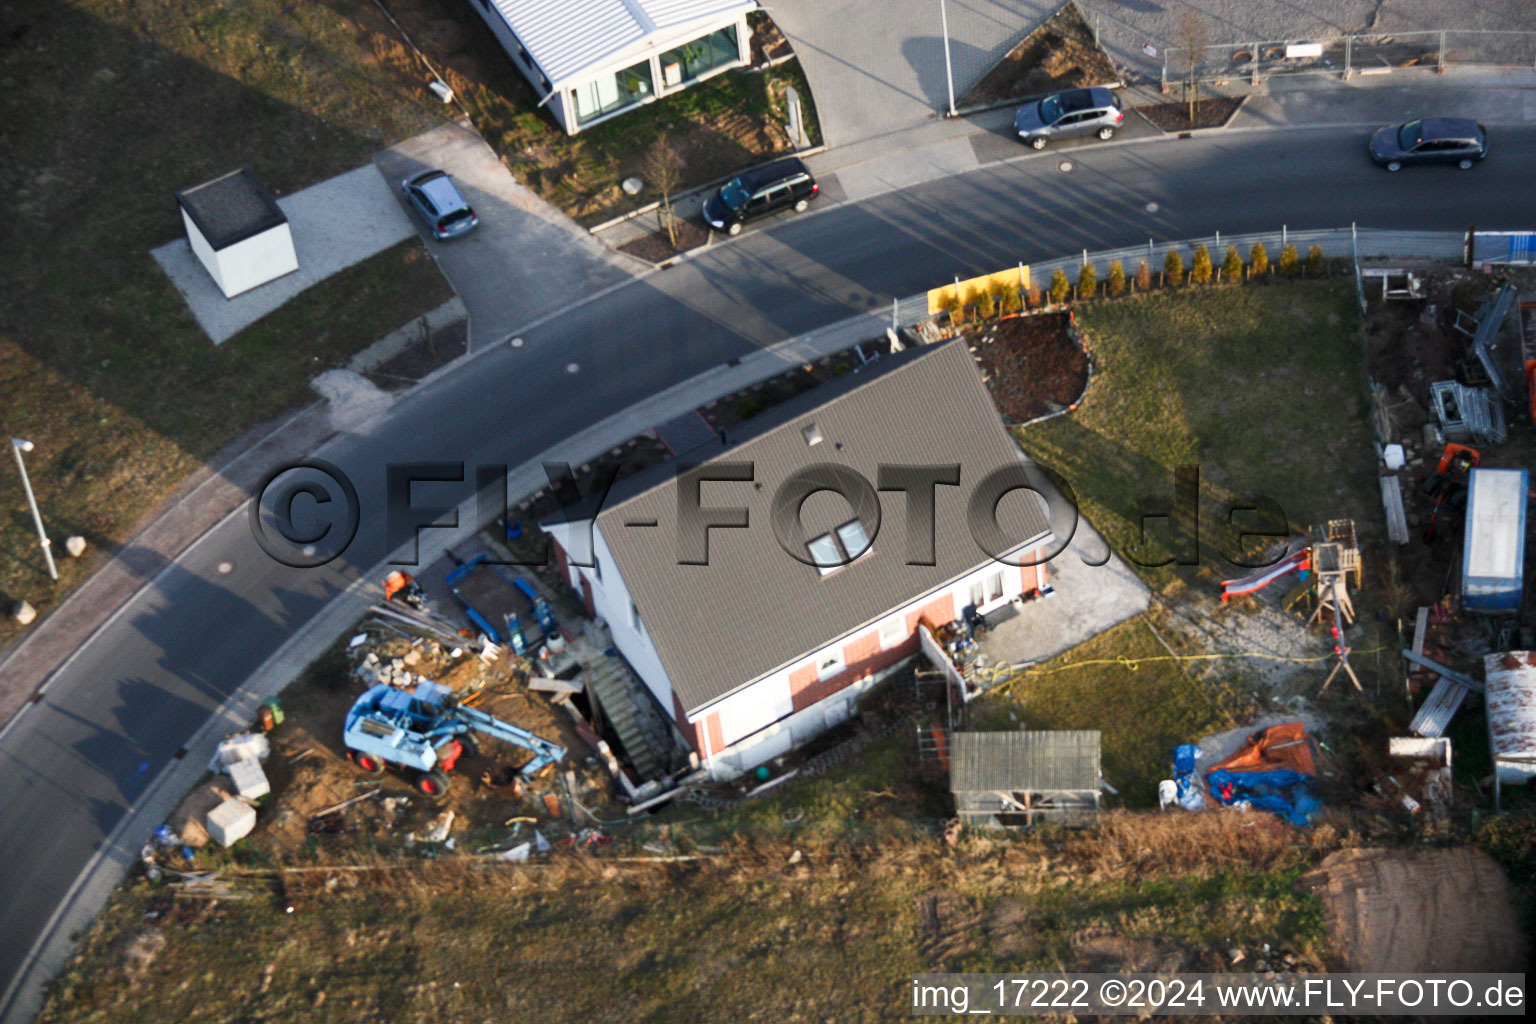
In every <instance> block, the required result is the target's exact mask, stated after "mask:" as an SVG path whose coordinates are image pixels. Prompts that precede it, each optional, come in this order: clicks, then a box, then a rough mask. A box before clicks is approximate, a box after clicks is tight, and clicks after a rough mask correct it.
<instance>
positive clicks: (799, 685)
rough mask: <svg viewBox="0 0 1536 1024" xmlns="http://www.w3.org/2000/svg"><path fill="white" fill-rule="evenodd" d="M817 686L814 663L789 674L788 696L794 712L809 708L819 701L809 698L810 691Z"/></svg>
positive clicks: (818, 683)
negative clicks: (792, 703)
mask: <svg viewBox="0 0 1536 1024" xmlns="http://www.w3.org/2000/svg"><path fill="white" fill-rule="evenodd" d="M819 685H821V684H820V682H819V680H817V678H816V666H815V664H814V663H813V664H810V665H804V666H802V667H800V668H797V669H795V670H794V671H793V672H791V673H790V674H789V696H790V699H791V700H792V701H793V702H794V708H795V710H796V711H799V710H800V709H801V708H807V707H810V706H811V705H812V704H814V703H816V701H817V700H819V699H820V698H816V697H812V696H810V693H811V691H812V690H814V689H815V688H816V687H817V686H819Z"/></svg>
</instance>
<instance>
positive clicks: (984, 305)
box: [971, 288, 997, 320]
mask: <svg viewBox="0 0 1536 1024" xmlns="http://www.w3.org/2000/svg"><path fill="white" fill-rule="evenodd" d="M971 301H972V302H973V303H974V304H975V306H976V319H978V320H991V319H992V317H993V316H994V315H995V314H996V313H997V303H996V302H995V301H994V300H993V298H992V291H991V289H989V288H978V289H976V291H975V292H973V293H972V295H971Z"/></svg>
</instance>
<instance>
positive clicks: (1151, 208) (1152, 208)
mask: <svg viewBox="0 0 1536 1024" xmlns="http://www.w3.org/2000/svg"><path fill="white" fill-rule="evenodd" d="M1157 209H1158V207H1157V204H1156V203H1148V204H1147V212H1148V213H1156V212H1157Z"/></svg>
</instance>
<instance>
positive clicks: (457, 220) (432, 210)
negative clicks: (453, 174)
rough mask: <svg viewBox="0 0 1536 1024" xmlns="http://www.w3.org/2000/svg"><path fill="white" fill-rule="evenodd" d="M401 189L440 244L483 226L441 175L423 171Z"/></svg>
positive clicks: (401, 186)
mask: <svg viewBox="0 0 1536 1024" xmlns="http://www.w3.org/2000/svg"><path fill="white" fill-rule="evenodd" d="M400 189H401V191H403V192H404V193H405V198H406V199H407V200H408V201H409V202H410V204H411V208H412V209H413V210H415V211H416V213H417V215H418V216H419V217H421V219H422V220H423V221H424V222H425V223H426V225H427V229H428V230H429V231H431V232H432V235H433V237H435V238H437V239H438V240H439V241H443V240H446V239H449V238H457V237H459V236H460V235H464V234H468V233H469V232H471V231H473V230H474V229H475V225H476V224H479V223H480V218H479V217H477V216H475V211H474V209H473V208H471V207H470V205H469V203H467V202H465V200H464V197H463V196H462V195H460V194H459V189H458V186H456V185H455V184H454V183H453V179H452V178H450V177H448V175H447V174H445V173H444V172H442V171H423V172H422V173H420V174H418V175H416V176H415V177H414V178H407V179H405V180H404V181H403V182H401V183H400Z"/></svg>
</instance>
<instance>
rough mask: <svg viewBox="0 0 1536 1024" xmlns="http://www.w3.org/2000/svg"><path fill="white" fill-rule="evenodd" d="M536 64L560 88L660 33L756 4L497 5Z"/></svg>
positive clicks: (543, 1) (510, 1)
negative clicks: (643, 40) (561, 84)
mask: <svg viewBox="0 0 1536 1024" xmlns="http://www.w3.org/2000/svg"><path fill="white" fill-rule="evenodd" d="M492 3H493V4H494V6H495V8H496V10H497V11H498V12H499V13H500V14H501V16H502V18H504V19H505V20H506V22H507V24H508V25H510V26H511V27H512V31H513V32H514V33H516V35H517V38H518V39H520V40H522V43H523V46H524V47H525V48H526V49H527V50H528V53H529V54H530V55H531V56H532V57H533V60H534V63H536V64H538V66H539V69H540V70H541V71H543V72H544V74H545V75H546V76H547V77H548V78H549V80H550V81H551V82H554V83H556V84H559V83H561V82H565V81H567V80H569V79H571V78H575V77H576V76H578V75H580V74H581V73H582V72H584V71H587V70H589V69H591V68H594V67H597V66H599V65H601V64H603V63H604V62H605V61H607V60H608V59H609V58H611V57H613V56H614V55H615V54H617V53H619V52H621V51H622V50H624V49H625V48H626V47H629V46H632V45H634V44H635V43H637V42H639V41H641V40H642V39H644V38H645V37H646V36H648V35H651V34H652V33H655V32H666V31H668V30H671V29H676V28H679V27H681V26H684V25H688V24H691V23H693V22H698V21H704V20H707V19H709V18H712V17H716V16H718V15H722V14H728V13H731V12H733V11H742V10H751V9H753V8H755V7H756V6H757V3H756V0H492Z"/></svg>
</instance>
